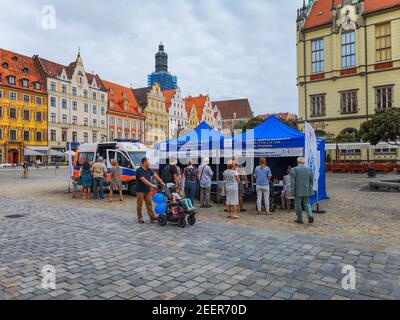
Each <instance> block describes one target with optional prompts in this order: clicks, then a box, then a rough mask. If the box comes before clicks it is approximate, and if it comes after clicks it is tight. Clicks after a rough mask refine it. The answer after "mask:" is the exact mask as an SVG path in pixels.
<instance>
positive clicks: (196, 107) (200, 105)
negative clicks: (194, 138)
mask: <svg viewBox="0 0 400 320" xmlns="http://www.w3.org/2000/svg"><path fill="white" fill-rule="evenodd" d="M185 108H186V112H187V114H188V119H189V121H188V128H189V130H193V129H194V128H196V127H197V126H198V125H199V124H200V123H202V122H203V121H205V122H207V123H208V125H209V126H210V127H212V128H215V127H216V126H215V118H214V107H213V105H212V103H211V100H210V97H209V96H208V95H207V96H203V95H200V96H198V97H192V96H189V97H186V98H185Z"/></svg>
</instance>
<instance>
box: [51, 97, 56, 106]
mask: <svg viewBox="0 0 400 320" xmlns="http://www.w3.org/2000/svg"><path fill="white" fill-rule="evenodd" d="M50 106H52V107H57V99H56V97H51V98H50Z"/></svg>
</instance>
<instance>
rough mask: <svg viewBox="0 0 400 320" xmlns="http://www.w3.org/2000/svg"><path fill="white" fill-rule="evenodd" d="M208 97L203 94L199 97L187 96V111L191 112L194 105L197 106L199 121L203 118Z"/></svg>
mask: <svg viewBox="0 0 400 320" xmlns="http://www.w3.org/2000/svg"><path fill="white" fill-rule="evenodd" d="M207 98H208V96H203V95H200V96H198V97H192V96H189V97H186V98H185V107H186V112H187V113H188V114H190V110H191V109H192V106H195V108H196V111H197V117H198V119H199V121H201V119H203V111H204V107H205V105H206V101H207Z"/></svg>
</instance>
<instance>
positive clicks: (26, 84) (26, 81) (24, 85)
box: [21, 79, 29, 88]
mask: <svg viewBox="0 0 400 320" xmlns="http://www.w3.org/2000/svg"><path fill="white" fill-rule="evenodd" d="M21 84H22V86H23V87H24V88H29V81H28V80H27V79H22V80H21Z"/></svg>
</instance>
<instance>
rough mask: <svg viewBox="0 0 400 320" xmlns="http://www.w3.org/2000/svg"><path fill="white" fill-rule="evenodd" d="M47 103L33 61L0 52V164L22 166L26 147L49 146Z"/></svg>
mask: <svg viewBox="0 0 400 320" xmlns="http://www.w3.org/2000/svg"><path fill="white" fill-rule="evenodd" d="M47 100H48V98H47V93H46V79H45V78H43V77H42V76H41V73H40V72H39V70H38V69H37V66H36V64H35V63H34V60H33V59H32V58H31V57H27V56H24V55H21V54H17V53H14V52H10V51H6V50H3V49H0V163H11V164H17V163H21V162H22V161H23V160H24V148H25V147H32V148H34V147H46V146H47V145H48V142H47V127H48V124H47Z"/></svg>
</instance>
